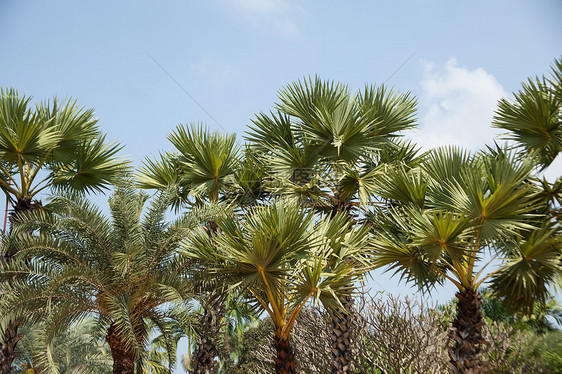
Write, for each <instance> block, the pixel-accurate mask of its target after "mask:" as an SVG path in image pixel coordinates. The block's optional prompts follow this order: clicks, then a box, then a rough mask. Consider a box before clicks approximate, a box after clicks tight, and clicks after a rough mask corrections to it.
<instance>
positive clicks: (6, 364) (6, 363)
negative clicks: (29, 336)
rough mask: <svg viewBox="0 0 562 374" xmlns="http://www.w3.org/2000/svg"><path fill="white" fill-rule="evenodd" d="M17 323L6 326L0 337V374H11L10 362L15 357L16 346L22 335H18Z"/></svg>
mask: <svg viewBox="0 0 562 374" xmlns="http://www.w3.org/2000/svg"><path fill="white" fill-rule="evenodd" d="M18 326H19V324H18V323H11V324H9V325H8V327H7V328H6V330H5V331H4V333H3V335H2V340H3V341H2V347H1V349H0V354H1V355H2V356H1V358H2V361H1V362H0V365H1V366H0V369H1V372H2V374H11V373H12V362H13V361H14V358H15V357H16V352H15V350H16V345H17V343H18V341H19V340H20V339H21V338H22V337H23V335H21V334H18Z"/></svg>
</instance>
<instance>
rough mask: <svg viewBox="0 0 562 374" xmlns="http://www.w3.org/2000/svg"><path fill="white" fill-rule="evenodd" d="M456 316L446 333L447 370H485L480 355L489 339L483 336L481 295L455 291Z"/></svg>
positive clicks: (485, 367)
mask: <svg viewBox="0 0 562 374" xmlns="http://www.w3.org/2000/svg"><path fill="white" fill-rule="evenodd" d="M456 296H457V299H458V300H459V302H458V304H457V316H456V318H455V320H454V321H453V325H452V327H451V330H450V332H449V341H448V343H447V346H448V353H449V371H450V372H451V373H454V374H457V373H458V374H461V373H462V374H468V373H470V374H474V373H485V372H487V365H486V362H484V361H482V359H481V356H482V354H483V353H484V351H485V348H486V346H487V345H488V342H487V341H486V339H484V337H483V336H482V327H483V325H484V318H483V317H482V311H481V309H480V296H479V295H478V293H477V292H476V291H474V290H470V289H469V290H464V291H462V292H457V294H456Z"/></svg>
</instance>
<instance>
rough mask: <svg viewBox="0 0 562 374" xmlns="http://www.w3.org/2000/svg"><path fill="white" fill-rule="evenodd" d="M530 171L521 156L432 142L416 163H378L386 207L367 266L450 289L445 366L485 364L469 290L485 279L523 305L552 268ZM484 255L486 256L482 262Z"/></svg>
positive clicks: (473, 292)
mask: <svg viewBox="0 0 562 374" xmlns="http://www.w3.org/2000/svg"><path fill="white" fill-rule="evenodd" d="M533 168H534V163H533V161H532V160H531V159H528V158H527V159H518V158H517V157H515V156H513V155H512V154H511V153H509V152H507V151H505V150H503V149H497V150H489V152H487V153H480V154H477V155H472V156H471V155H469V154H467V153H466V152H463V151H462V150H459V149H455V148H441V149H438V150H433V151H431V152H430V153H428V154H427V156H426V158H425V160H424V162H423V163H422V164H421V165H420V166H418V167H414V168H407V167H404V166H397V167H394V168H391V169H388V170H387V173H386V174H385V175H384V176H382V178H381V179H380V180H379V182H378V188H377V192H378V193H379V194H380V195H381V196H383V197H385V198H386V199H388V200H389V202H391V203H392V204H393V205H394V206H393V207H391V208H389V209H387V210H386V211H385V212H380V214H378V215H373V217H372V221H373V225H374V227H375V232H376V233H377V234H376V237H375V247H376V248H377V251H376V252H375V253H376V254H375V257H376V265H377V266H388V269H389V270H392V271H394V273H395V274H398V275H400V277H401V279H406V280H407V281H411V282H414V283H415V284H417V285H418V286H419V287H420V288H422V289H423V290H426V291H428V290H431V288H432V286H434V285H435V284H436V283H441V282H444V281H448V282H451V283H452V284H454V285H455V286H456V287H457V289H458V292H457V294H456V296H457V298H458V304H457V315H456V318H455V320H454V321H453V323H452V329H451V331H450V340H451V342H452V345H451V346H450V347H449V357H450V365H449V366H450V370H451V372H453V373H466V372H480V370H482V369H484V368H485V363H484V362H482V360H481V358H480V356H481V354H482V353H483V349H484V347H485V345H486V344H487V342H486V341H485V340H484V338H483V337H482V334H481V331H482V325H483V324H484V320H483V318H482V313H481V309H480V296H479V294H478V292H477V290H478V287H480V286H481V285H484V284H485V283H486V282H488V283H489V288H490V289H491V290H493V292H494V294H496V295H498V296H500V297H505V298H506V300H509V303H510V304H511V307H512V308H519V309H520V310H523V311H532V308H533V304H534V303H537V302H539V303H541V302H544V301H545V300H547V299H548V297H549V289H548V285H549V284H550V283H552V281H553V280H554V279H555V277H556V276H558V275H559V274H560V272H561V271H562V267H561V260H562V250H561V248H562V246H561V245H560V244H561V243H560V240H558V241H557V242H554V241H551V240H549V238H550V237H551V236H552V235H553V233H554V232H555V231H556V228H555V227H554V225H553V222H552V221H551V222H550V225H543V223H542V221H543V220H547V221H548V217H546V216H545V215H544V214H541V213H540V211H539V210H537V207H539V206H540V204H539V202H540V198H539V197H538V195H539V191H540V190H539V188H538V187H537V185H536V184H534V183H533V182H532V181H531V179H530V177H531V176H532V174H531V172H532V170H533ZM485 252H489V253H491V255H492V259H491V260H489V261H487V263H485V264H482V261H483V260H484V259H485V257H484V254H485ZM494 267H495V268H494Z"/></svg>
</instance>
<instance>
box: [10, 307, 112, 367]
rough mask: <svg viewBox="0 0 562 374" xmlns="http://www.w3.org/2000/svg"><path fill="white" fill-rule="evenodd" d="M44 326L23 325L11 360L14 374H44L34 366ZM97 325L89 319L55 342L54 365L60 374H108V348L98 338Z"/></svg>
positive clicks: (63, 332)
mask: <svg viewBox="0 0 562 374" xmlns="http://www.w3.org/2000/svg"><path fill="white" fill-rule="evenodd" d="M42 330H44V326H43V325H42V324H41V322H39V323H38V324H35V325H33V326H31V325H25V324H24V325H23V326H22V332H23V333H24V337H23V338H22V340H21V341H20V343H19V345H18V349H17V356H16V359H15V360H14V366H15V372H18V373H29V372H32V373H33V374H42V373H44V372H45V371H44V370H43V367H42V366H40V365H39V364H38V362H37V354H38V353H39V347H40V346H41V344H37V346H36V343H37V342H38V341H39V340H40V336H41V332H42ZM97 335H98V334H97V329H96V321H95V319H94V318H92V317H88V318H86V319H84V320H83V321H78V322H77V323H75V324H73V325H71V326H69V327H68V329H66V330H64V331H62V332H61V334H59V335H58V336H57V337H56V338H55V340H54V346H55V347H56V351H55V352H54V357H53V360H54V361H55V362H56V363H57V365H58V366H59V368H60V371H61V373H65V374H72V373H78V372H80V373H88V374H90V373H91V374H109V373H111V364H112V360H111V353H110V352H109V347H108V346H107V345H106V344H105V342H103V338H101V339H100V337H99V336H97Z"/></svg>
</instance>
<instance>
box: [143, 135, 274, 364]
mask: <svg viewBox="0 0 562 374" xmlns="http://www.w3.org/2000/svg"><path fill="white" fill-rule="evenodd" d="M168 139H169V140H170V142H171V143H172V144H173V146H174V148H175V151H174V152H169V153H166V154H164V155H162V156H161V157H160V159H159V160H156V161H155V160H149V159H147V160H146V161H145V164H144V167H143V168H141V169H140V170H139V173H138V179H139V186H140V187H141V188H149V189H156V190H163V189H168V188H170V187H172V188H174V189H175V190H176V199H175V200H174V203H173V205H174V206H175V207H176V209H181V208H182V207H186V208H187V209H188V210H193V209H198V208H200V207H202V206H204V205H210V206H217V204H219V203H220V202H226V203H228V204H231V205H232V206H242V205H248V204H253V203H255V202H256V201H257V200H258V199H259V198H261V197H262V192H263V190H262V189H261V178H262V173H260V170H261V168H260V164H259V161H258V160H257V159H255V158H253V157H252V154H251V152H250V150H249V149H245V150H244V152H241V150H240V148H239V147H238V146H237V144H236V141H235V136H234V135H226V134H222V133H219V132H216V131H209V130H208V129H207V128H206V127H204V126H202V125H191V126H183V125H180V126H178V127H177V128H176V129H175V130H174V131H173V132H172V133H171V134H170V135H169V137H168ZM242 154H243V155H244V157H242ZM203 225H204V228H205V230H206V231H207V232H208V234H209V235H214V234H215V233H216V230H217V226H216V223H215V221H214V219H213V217H212V216H209V217H207V219H203ZM199 270H200V271H202V272H204V271H205V269H202V270H201V269H199ZM199 288H200V293H201V297H200V298H199V300H200V302H201V305H202V306H203V313H202V317H201V318H202V321H203V323H202V324H200V327H201V329H202V330H201V331H200V333H199V339H198V342H197V352H196V354H195V355H194V359H193V367H194V369H193V370H194V373H195V374H199V373H202V374H206V373H212V372H215V371H216V370H217V368H218V364H217V362H215V358H216V357H218V356H219V353H220V352H219V349H218V348H219V347H218V345H219V340H220V339H219V338H218V335H219V334H220V331H221V330H223V327H224V325H225V323H224V318H225V311H226V310H225V301H226V298H227V292H226V289H225V287H224V285H220V284H218V283H212V284H210V283H209V282H204V283H202V284H200V287H199Z"/></svg>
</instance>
